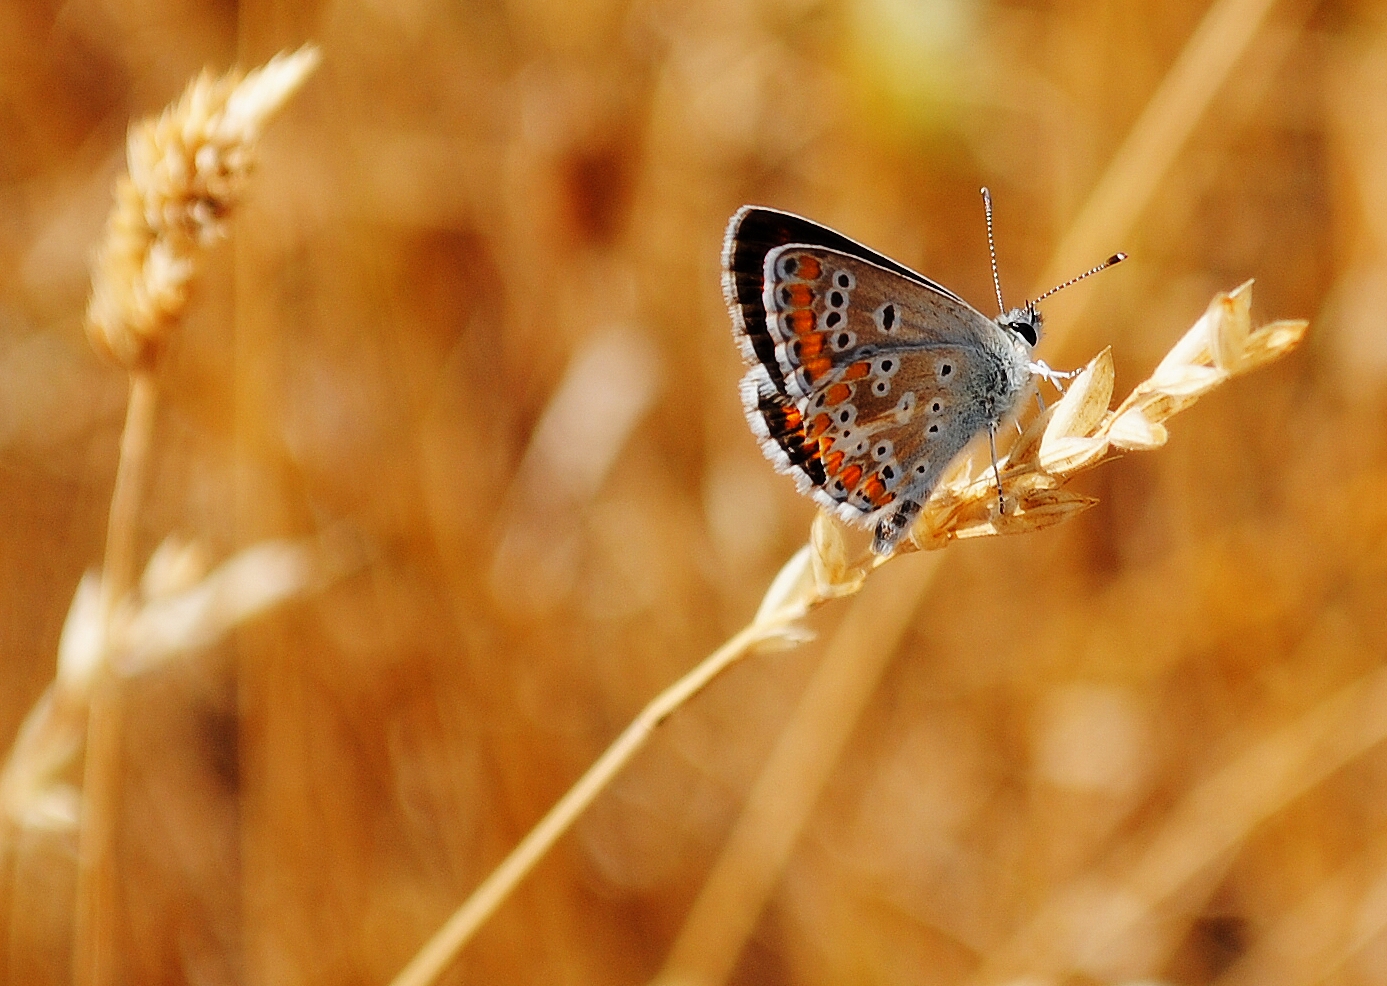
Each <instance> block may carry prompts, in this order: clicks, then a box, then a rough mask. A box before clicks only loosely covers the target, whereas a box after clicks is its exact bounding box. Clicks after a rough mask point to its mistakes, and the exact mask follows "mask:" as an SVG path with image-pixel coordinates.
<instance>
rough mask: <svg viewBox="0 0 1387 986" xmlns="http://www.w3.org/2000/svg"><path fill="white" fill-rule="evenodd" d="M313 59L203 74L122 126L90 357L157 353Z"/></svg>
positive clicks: (288, 57) (142, 361) (99, 257)
mask: <svg viewBox="0 0 1387 986" xmlns="http://www.w3.org/2000/svg"><path fill="white" fill-rule="evenodd" d="M320 60H321V56H320V54H319V51H318V49H317V48H316V47H315V46H313V45H305V46H304V47H302V48H300V49H299V50H298V51H296V52H293V53H292V54H280V55H276V56H275V57H274V58H272V59H270V61H269V62H267V63H266V64H265V65H263V66H261V67H260V68H258V69H255V70H253V71H252V72H250V73H248V74H246V75H244V76H243V75H242V73H241V72H239V71H232V72H228V73H226V74H225V75H222V76H213V75H212V74H211V73H209V72H207V71H206V70H204V71H203V72H202V73H201V74H200V75H198V76H197V78H195V79H194V80H193V81H192V82H191V83H189V84H188V88H187V89H186V90H185V91H184V93H183V96H182V98H180V99H179V100H178V102H177V103H175V104H174V105H172V106H170V107H169V108H168V109H167V110H165V111H164V112H163V113H162V114H160V115H159V116H157V117H150V118H148V119H145V120H142V121H140V122H139V123H137V124H135V125H134V126H133V127H131V129H130V135H129V137H128V139H127V142H126V160H127V167H128V169H129V170H128V173H127V174H125V175H122V176H121V177H120V178H119V179H118V180H117V182H116V188H115V206H114V208H113V209H112V211H111V215H110V218H109V219H108V220H107V224H106V234H105V237H104V238H103V240H102V243H101V246H100V247H99V248H98V249H97V252H96V256H95V260H94V264H93V271H92V295H91V301H90V303H89V304H88V306H87V321H86V324H87V336H88V338H89V339H90V340H91V342H92V345H93V346H95V347H96V349H97V351H98V352H100V353H102V354H104V355H106V356H107V357H109V358H110V359H112V360H113V361H115V362H116V363H118V364H120V365H122V366H124V367H126V368H127V369H132V370H133V369H136V368H139V367H142V366H147V365H149V363H150V362H151V361H152V360H153V359H154V358H155V357H156V356H157V354H158V352H159V350H160V348H161V346H162V343H163V342H164V341H165V339H166V337H167V335H168V331H169V329H170V328H171V327H172V325H173V324H174V323H175V322H176V321H177V319H178V317H179V315H180V313H181V312H182V310H183V306H184V304H185V303H186V302H187V297H188V286H189V283H190V282H191V280H192V278H193V275H194V274H196V273H197V268H198V261H199V258H200V255H201V252H202V251H204V250H206V249H207V248H208V247H209V246H211V245H212V244H214V243H216V242H217V240H219V239H221V238H222V237H224V236H225V235H226V222H227V217H228V216H229V214H230V212H231V210H232V209H233V208H235V206H236V204H237V202H238V201H239V200H240V197H241V195H242V193H243V192H244V190H245V187H246V183H247V181H248V179H249V177H250V174H251V171H252V169H253V167H254V164H255V159H256V153H255V152H256V144H257V142H258V140H259V138H260V134H261V133H262V132H263V131H264V128H265V125H266V124H267V123H268V122H269V120H270V118H271V117H273V116H274V114H275V113H276V112H277V111H278V110H279V108H280V107H281V106H283V105H284V103H285V101H286V100H287V99H288V98H289V96H291V95H292V94H293V93H294V92H295V90H297V89H298V87H299V86H300V85H301V84H302V83H303V81H304V80H305V79H306V78H307V77H308V75H309V73H311V72H312V71H313V69H314V68H315V67H316V66H317V65H318V62H319V61H320Z"/></svg>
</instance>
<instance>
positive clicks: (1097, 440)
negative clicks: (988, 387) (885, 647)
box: [899, 281, 1308, 551]
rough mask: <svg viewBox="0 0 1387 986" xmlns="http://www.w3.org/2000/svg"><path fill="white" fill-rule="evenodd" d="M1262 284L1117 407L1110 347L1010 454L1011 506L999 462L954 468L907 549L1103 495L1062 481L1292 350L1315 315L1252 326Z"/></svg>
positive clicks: (1197, 332)
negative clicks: (996, 472)
mask: <svg viewBox="0 0 1387 986" xmlns="http://www.w3.org/2000/svg"><path fill="white" fill-rule="evenodd" d="M1251 306H1252V282H1251V281H1249V282H1247V283H1246V284H1243V285H1241V286H1239V287H1238V288H1235V289H1234V290H1233V291H1229V292H1226V293H1222V294H1219V295H1217V296H1215V297H1214V299H1213V301H1211V302H1210V303H1209V307H1208V309H1207V310H1206V311H1205V312H1204V314H1203V315H1202V316H1201V317H1200V318H1199V320H1198V321H1197V322H1195V324H1194V325H1193V326H1192V327H1191V328H1190V330H1189V331H1188V332H1186V333H1185V335H1184V336H1183V337H1182V338H1181V339H1180V341H1179V342H1178V343H1176V344H1175V346H1174V347H1173V348H1172V349H1171V351H1170V353H1169V354H1167V356H1166V357H1165V359H1163V360H1162V361H1161V362H1160V364H1159V365H1158V366H1157V367H1156V370H1155V372H1154V373H1152V375H1151V377H1150V379H1148V380H1146V381H1144V382H1143V383H1141V384H1139V385H1138V386H1137V387H1136V389H1135V390H1133V391H1132V393H1131V394H1130V395H1129V396H1128V397H1127V399H1126V400H1124V401H1123V402H1122V403H1121V404H1120V405H1118V407H1117V409H1116V410H1115V411H1109V410H1108V401H1109V400H1110V398H1111V396H1112V384H1113V365H1112V355H1111V353H1110V352H1109V351H1108V350H1104V351H1103V352H1101V353H1099V354H1098V355H1097V356H1096V357H1094V358H1093V360H1092V361H1091V362H1090V363H1089V364H1088V366H1087V367H1085V368H1084V370H1083V372H1082V373H1081V374H1080V375H1079V376H1078V378H1077V379H1076V380H1075V381H1074V383H1073V384H1072V385H1071V386H1070V388H1069V390H1068V392H1067V393H1066V394H1065V395H1064V397H1063V398H1062V399H1061V400H1060V401H1059V402H1058V403H1057V404H1055V405H1054V406H1053V407H1051V408H1050V409H1049V410H1047V411H1046V412H1045V413H1043V414H1042V415H1040V416H1039V417H1038V418H1037V419H1036V420H1035V421H1033V422H1031V425H1030V427H1029V428H1027V429H1026V431H1025V433H1024V434H1022V436H1021V437H1020V438H1019V439H1017V441H1016V444H1015V445H1014V446H1013V447H1012V450H1011V453H1010V454H1009V455H1008V456H1007V457H1006V458H1005V459H1004V460H1002V462H1001V472H1002V485H1003V487H1004V489H1005V493H1006V501H1007V511H1006V513H1005V514H999V513H998V511H997V508H996V504H997V488H996V484H995V482H994V481H993V474H992V470H991V469H990V468H988V469H985V470H981V471H980V472H978V473H975V472H974V470H972V469H971V468H969V469H968V470H966V471H964V472H962V473H957V472H955V473H953V474H951V475H950V476H948V477H946V479H945V481H944V482H943V483H941V484H940V485H939V487H938V488H936V489H935V491H934V494H933V495H932V496H931V497H930V500H929V502H928V503H927V504H925V507H924V509H923V510H922V511H921V512H920V517H919V519H918V520H917V521H916V522H915V526H914V527H913V528H912V530H911V532H910V538H909V540H908V541H907V542H904V543H902V544H901V546H900V548H899V550H903V551H912V550H921V549H933V548H942V547H944V546H945V545H946V544H948V543H949V542H950V541H953V540H958V539H962V538H970V537H986V536H989V535H992V534H1020V533H1023V532H1026V531H1034V530H1038V529H1040V528H1042V527H1049V526H1051V525H1052V524H1056V523H1059V522H1060V521H1062V520H1066V519H1068V518H1069V517H1072V516H1074V515H1075V514H1077V513H1079V512H1081V511H1083V510H1086V509H1088V508H1089V507H1090V506H1092V505H1093V504H1094V503H1095V502H1097V501H1095V500H1093V499H1091V498H1089V497H1085V496H1080V495H1078V494H1074V493H1069V492H1067V491H1065V490H1062V489H1060V487H1061V486H1062V485H1063V484H1064V483H1065V482H1067V481H1068V480H1069V479H1070V477H1072V476H1074V475H1075V474H1076V473H1079V472H1081V471H1082V470H1085V469H1090V468H1092V467H1093V466H1095V465H1097V464H1098V463H1100V462H1102V461H1103V460H1104V459H1106V458H1108V457H1109V456H1110V455H1111V454H1112V453H1113V450H1114V449H1116V450H1120V451H1137V450H1145V449H1153V448H1159V447H1160V446H1161V445H1164V444H1165V441H1166V429H1165V425H1164V423H1163V422H1164V421H1165V420H1166V419H1167V418H1169V417H1170V416H1171V415H1174V414H1176V413H1178V412H1180V411H1183V410H1184V409H1185V408H1187V407H1189V406H1190V405H1192V404H1193V403H1194V402H1195V401H1196V400H1198V399H1199V398H1200V397H1202V396H1203V395H1204V394H1206V393H1208V392H1209V391H1211V390H1213V389H1214V388H1215V387H1217V386H1219V385H1220V384H1222V383H1224V382H1225V381H1227V380H1230V379H1232V378H1233V377H1235V376H1237V375H1238V374H1241V373H1246V372H1247V371H1248V370H1251V369H1254V368H1256V367H1258V366H1261V365H1262V364H1263V363H1266V362H1268V361H1269V360H1272V359H1276V358H1277V357H1279V356H1283V355H1285V354H1286V353H1288V352H1290V351H1291V350H1292V349H1294V348H1295V347H1296V346H1297V345H1299V343H1300V340H1301V339H1302V338H1303V337H1304V335H1305V330H1306V328H1307V327H1308V323H1306V322H1299V321H1297V322H1273V323H1272V324H1270V325H1267V326H1264V327H1262V328H1260V329H1257V330H1256V331H1253V330H1252V329H1251V319H1250V314H1249V313H1250V309H1251Z"/></svg>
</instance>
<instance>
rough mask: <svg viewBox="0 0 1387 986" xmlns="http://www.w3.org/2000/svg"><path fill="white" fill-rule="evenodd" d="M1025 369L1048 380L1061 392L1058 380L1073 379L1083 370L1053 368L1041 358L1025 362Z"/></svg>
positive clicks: (1062, 391)
mask: <svg viewBox="0 0 1387 986" xmlns="http://www.w3.org/2000/svg"><path fill="white" fill-rule="evenodd" d="M1026 369H1028V370H1030V371H1031V372H1032V373H1034V374H1035V375H1036V376H1038V377H1040V378H1041V379H1043V380H1048V381H1050V384H1051V386H1053V387H1054V388H1055V389H1056V390H1058V391H1059V392H1060V393H1061V394H1062V393H1064V387H1063V386H1061V383H1060V382H1061V381H1064V380H1073V379H1074V378H1075V377H1077V376H1078V375H1079V374H1080V373H1082V372H1083V371H1082V370H1054V369H1051V368H1050V364H1049V363H1047V362H1045V361H1044V360H1043V359H1038V360H1035V361H1034V362H1032V363H1027V364H1026Z"/></svg>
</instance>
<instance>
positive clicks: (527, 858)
mask: <svg viewBox="0 0 1387 986" xmlns="http://www.w3.org/2000/svg"><path fill="white" fill-rule="evenodd" d="M765 636H766V627H765V625H764V624H762V623H759V622H754V623H752V624H750V625H749V626H747V627H745V628H743V629H742V630H741V631H739V632H738V633H737V634H736V635H735V636H734V637H732V638H731V639H730V640H728V641H727V643H725V644H723V645H722V646H721V647H719V648H718V649H717V650H715V651H714V652H713V653H712V654H710V655H708V656H707V657H706V658H704V659H703V660H702V661H701V662H700V663H699V664H698V666H697V667H695V668H694V669H693V670H692V671H690V672H689V673H688V674H686V675H684V677H682V678H680V679H679V680H678V681H676V682H675V683H674V684H672V685H670V686H669V687H668V688H666V689H665V690H664V691H662V692H661V693H660V694H659V695H657V696H655V698H654V699H652V700H651V701H650V703H649V704H648V705H647V706H646V707H645V708H644V709H642V710H641V712H640V715H638V716H636V718H635V720H634V721H633V722H632V723H631V724H630V725H629V726H627V727H626V729H625V730H624V731H623V732H622V734H621V735H620V736H618V737H617V739H616V741H615V742H613V743H612V745H611V746H609V747H608V748H607V751H606V752H605V753H603V754H602V756H601V757H600V758H598V760H597V762H596V763H594V764H593V765H592V766H591V767H589V768H588V770H587V773H585V774H583V776H582V777H581V778H579V780H578V782H577V783H576V784H574V785H573V786H572V787H571V788H569V790H568V793H567V794H565V795H564V796H563V797H562V798H561V799H560V800H559V802H558V803H557V804H555V805H554V807H553V808H551V809H549V813H548V814H547V815H545V816H544V818H543V819H541V820H540V822H539V824H537V825H536V826H535V827H534V828H533V829H531V830H530V832H529V834H528V835H526V836H525V838H524V839H522V840H521V841H520V843H519V845H517V846H516V847H515V848H514V849H513V850H511V853H510V855H509V856H507V857H506V858H505V860H504V861H503V862H502V863H501V865H500V866H498V867H496V869H495V870H493V871H492V873H491V875H490V876H488V877H487V878H486V879H485V880H484V881H483V882H482V884H481V885H480V886H479V887H477V889H476V890H475V891H473V892H472V896H471V897H469V898H468V899H467V900H466V901H465V902H464V903H463V904H462V906H461V907H459V908H458V909H457V910H456V911H454V912H453V916H452V917H450V918H449V919H448V921H447V923H445V924H444V925H443V927H442V928H440V929H439V930H438V931H437V932H436V933H435V934H434V936H433V937H432V938H430V939H429V941H428V942H427V943H426V944H425V945H424V947H423V948H421V949H420V950H419V952H418V953H417V954H416V955H415V956H414V958H413V959H412V960H411V961H410V963H409V965H407V966H405V968H404V969H403V970H402V971H401V972H400V974H399V975H398V976H396V977H395V979H394V980H393V981H392V984H391V986H427V984H430V983H433V982H434V981H435V980H436V979H437V978H438V976H439V975H440V974H441V973H442V972H443V971H444V970H446V969H447V968H448V966H449V965H450V964H451V963H452V961H453V959H454V958H455V957H456V956H457V954H458V952H459V951H460V950H461V949H462V947H463V946H464V945H466V944H467V942H468V941H469V940H471V938H472V936H473V935H474V934H475V933H476V931H477V929H478V928H479V927H481V926H482V924H483V923H484V922H485V921H486V920H487V918H489V917H490V916H491V915H492V913H493V912H494V911H495V910H496V908H497V907H499V906H500V905H501V903H502V902H503V901H504V900H505V899H506V898H507V897H508V896H510V893H511V891H512V890H514V889H515V887H516V885H517V884H518V883H519V882H520V881H521V880H522V879H524V878H525V876H526V874H528V873H529V872H530V871H531V870H532V869H534V867H535V864H536V863H538V862H539V861H540V859H542V858H543V857H544V854H545V853H547V852H548V851H549V849H550V847H551V846H553V845H554V843H555V842H556V841H558V839H559V837H560V836H562V835H563V834H564V833H565V832H567V831H568V830H569V829H570V828H571V827H572V826H573V823H574V822H575V821H576V820H577V819H578V816H579V815H581V814H582V813H583V810H584V809H586V808H587V806H588V805H590V804H591V803H592V801H593V799H594V798H596V797H597V795H598V794H600V793H601V792H602V790H603V789H604V788H605V787H606V786H607V785H608V784H609V783H610V782H611V780H612V779H613V778H614V777H615V776H616V775H617V774H618V773H619V772H620V771H621V769H622V768H623V767H625V766H626V764H627V763H629V762H630V760H631V758H632V757H633V756H634V755H635V754H636V752H637V751H639V750H640V749H641V748H642V747H643V746H644V745H645V743H646V740H648V739H649V738H650V734H651V733H652V732H654V730H655V728H656V727H657V726H659V725H660V723H662V722H664V721H665V719H666V718H668V717H669V715H670V714H671V713H672V712H674V711H675V710H676V709H678V708H679V707H680V706H681V705H683V704H684V703H685V702H687V701H688V700H689V699H691V698H693V697H694V696H695V695H697V694H698V693H699V692H700V691H702V690H703V688H704V687H705V686H707V684H708V683H709V682H711V681H712V680H713V679H714V678H716V677H717V676H718V675H720V674H722V672H724V671H726V670H727V669H728V668H729V667H731V666H732V665H733V664H735V663H736V662H737V661H738V660H740V659H741V658H743V657H745V656H746V655H747V654H748V653H749V652H750V651H751V649H752V648H753V647H754V646H755V645H756V644H757V643H759V642H761V641H762V640H763V639H764V637H765Z"/></svg>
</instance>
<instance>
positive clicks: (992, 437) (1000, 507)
mask: <svg viewBox="0 0 1387 986" xmlns="http://www.w3.org/2000/svg"><path fill="white" fill-rule="evenodd" d="M987 447H988V448H989V449H991V450H992V475H993V477H994V478H995V479H996V480H997V512H998V513H999V514H1005V513H1006V512H1007V501H1006V500H1005V499H1003V498H1002V470H1001V469H999V468H998V466H997V426H996V425H995V424H989V425H988V426H987Z"/></svg>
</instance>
